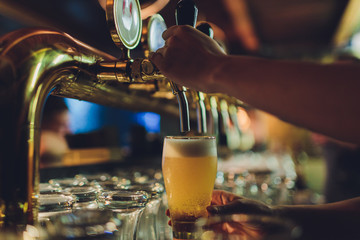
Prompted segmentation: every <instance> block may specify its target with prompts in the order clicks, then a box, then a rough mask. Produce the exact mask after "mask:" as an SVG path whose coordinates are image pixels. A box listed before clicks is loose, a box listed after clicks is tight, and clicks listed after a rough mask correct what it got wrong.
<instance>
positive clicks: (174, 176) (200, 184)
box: [162, 137, 217, 239]
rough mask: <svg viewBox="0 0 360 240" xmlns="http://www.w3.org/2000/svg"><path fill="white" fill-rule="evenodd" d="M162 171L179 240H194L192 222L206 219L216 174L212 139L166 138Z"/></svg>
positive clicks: (215, 154) (214, 150) (174, 230)
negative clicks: (201, 218) (202, 218)
mask: <svg viewBox="0 0 360 240" xmlns="http://www.w3.org/2000/svg"><path fill="white" fill-rule="evenodd" d="M162 170H163V176H164V181H165V189H166V194H167V198H168V204H169V209H170V215H171V222H172V226H173V234H174V237H175V238H178V239H193V238H195V237H196V236H195V233H194V231H195V229H194V227H195V224H194V223H195V221H196V219H198V218H200V217H205V216H207V211H206V207H207V206H209V205H210V202H211V196H212V191H213V188H214V182H215V178H216V171H217V151H216V140H215V138H214V137H166V138H165V142H164V148H163V160H162Z"/></svg>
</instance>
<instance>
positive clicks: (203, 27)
mask: <svg viewBox="0 0 360 240" xmlns="http://www.w3.org/2000/svg"><path fill="white" fill-rule="evenodd" d="M196 29H197V30H199V31H200V32H202V33H205V34H206V35H207V36H209V37H211V38H214V30H213V29H212V27H211V26H210V24H208V23H201V24H199V25H197V26H196Z"/></svg>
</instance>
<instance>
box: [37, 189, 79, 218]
mask: <svg viewBox="0 0 360 240" xmlns="http://www.w3.org/2000/svg"><path fill="white" fill-rule="evenodd" d="M74 202H75V199H74V197H73V196H72V195H69V194H64V193H51V194H40V197H39V216H38V221H39V223H40V224H45V223H46V222H47V221H49V220H50V218H51V217H53V216H56V215H58V214H62V213H68V212H71V209H72V206H73V204H74Z"/></svg>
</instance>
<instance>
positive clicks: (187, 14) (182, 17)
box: [175, 0, 198, 27]
mask: <svg viewBox="0 0 360 240" xmlns="http://www.w3.org/2000/svg"><path fill="white" fill-rule="evenodd" d="M197 15H198V9H197V7H196V5H195V3H194V1H193V0H180V1H179V2H178V4H177V6H176V10H175V18H176V25H190V26H192V27H195V25H196V20H197Z"/></svg>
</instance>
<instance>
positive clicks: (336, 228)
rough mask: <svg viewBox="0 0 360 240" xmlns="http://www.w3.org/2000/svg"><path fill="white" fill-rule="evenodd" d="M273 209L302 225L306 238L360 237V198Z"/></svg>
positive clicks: (280, 215)
mask: <svg viewBox="0 0 360 240" xmlns="http://www.w3.org/2000/svg"><path fill="white" fill-rule="evenodd" d="M273 211H274V215H275V216H278V217H281V218H287V219H290V220H292V221H293V222H294V223H295V224H297V225H298V226H300V227H301V228H302V230H303V237H304V239H360V231H359V229H358V228H359V226H360V219H359V214H360V198H355V199H350V200H346V201H341V202H337V203H333V204H323V205H313V206H308V205H305V206H299V205H298V206H277V207H273Z"/></svg>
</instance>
